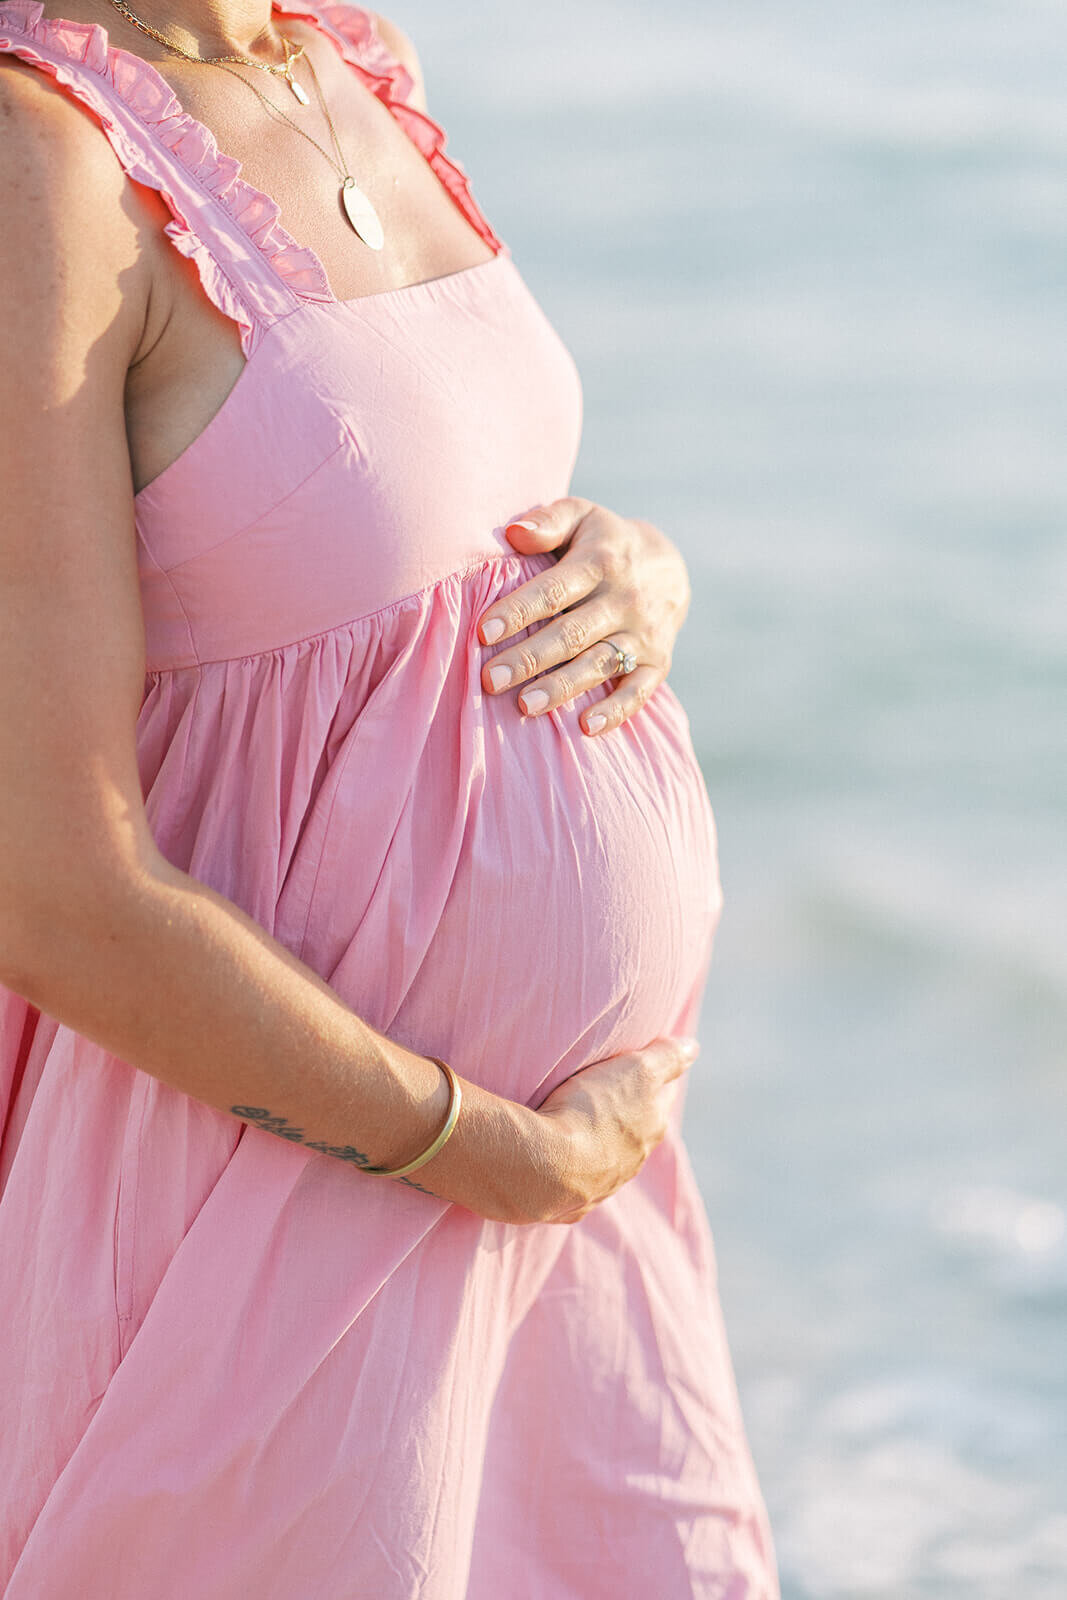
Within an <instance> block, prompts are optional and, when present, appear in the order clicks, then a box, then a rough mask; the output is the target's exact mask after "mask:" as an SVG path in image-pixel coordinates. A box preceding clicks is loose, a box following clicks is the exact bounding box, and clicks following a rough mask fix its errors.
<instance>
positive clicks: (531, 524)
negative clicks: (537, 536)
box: [508, 522, 537, 533]
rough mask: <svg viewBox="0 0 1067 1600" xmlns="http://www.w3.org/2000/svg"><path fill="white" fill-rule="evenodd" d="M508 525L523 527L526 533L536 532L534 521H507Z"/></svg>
mask: <svg viewBox="0 0 1067 1600" xmlns="http://www.w3.org/2000/svg"><path fill="white" fill-rule="evenodd" d="M508 527H509V528H525V529H526V530H527V532H528V533H536V532H537V523H536V522H509V523H508Z"/></svg>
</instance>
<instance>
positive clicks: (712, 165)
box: [392, 0, 1067, 1600]
mask: <svg viewBox="0 0 1067 1600" xmlns="http://www.w3.org/2000/svg"><path fill="white" fill-rule="evenodd" d="M392 14H393V15H394V16H395V17H396V19H397V20H398V21H399V22H400V23H401V25H402V26H404V27H405V28H406V29H407V31H408V32H409V33H410V34H411V35H412V37H413V38H414V40H415V41H416V44H417V45H418V47H419V50H420V54H421V56H422V59H423V62H424V65H425V68H426V73H427V79H428V87H429V94H430V104H431V109H432V110H433V111H434V113H435V114H436V115H437V116H438V117H439V118H440V119H441V120H442V121H443V123H444V124H445V126H446V128H447V129H448V130H449V135H450V141H451V149H452V151H453V153H455V154H456V155H457V156H458V157H459V158H460V159H461V160H462V161H463V162H464V164H465V165H466V166H467V168H468V170H469V171H470V173H471V175H472V179H473V182H474V189H475V193H476V194H477V196H478V197H479V199H480V201H481V203H482V204H483V206H484V207H485V209H486V210H487V212H488V214H489V216H490V218H491V219H492V220H493V222H494V224H495V226H496V227H497V229H498V231H499V232H500V233H501V234H502V235H503V237H504V238H505V239H506V240H507V241H508V243H509V244H510V246H511V248H512V250H513V252H514V254H515V257H516V260H517V262H518V264H519V266H520V268H521V270H522V271H523V273H524V275H525V277H526V279H527V281H528V282H529V283H530V284H531V286H532V287H533V289H534V290H535V292H536V293H537V295H538V297H539V298H540V300H541V302H542V304H543V305H544V306H545V308H546V310H547V311H548V313H549V315H550V316H551V318H552V320H553V321H554V323H555V324H556V326H557V327H558V328H559V330H560V332H561V333H562V335H563V336H564V338H565V339H566V341H567V343H568V344H569V346H570V348H571V350H572V351H573V353H574V355H575V358H576V359H577V361H578V364H579V367H580V369H581V372H582V377H583V381H584V385H585V398H586V426H585V442H584V446H583V452H582V457H581V460H580V463H579V468H578V472H577V475H576V480H575V487H576V489H577V490H578V491H579V492H581V493H584V494H587V495H589V496H590V497H591V498H593V499H596V500H601V501H603V502H604V503H606V504H608V505H611V506H613V507H615V508H617V509H619V510H621V511H624V512H629V513H631V514H633V515H643V516H648V517H650V518H652V519H653V520H654V521H657V522H659V523H660V524H661V525H662V526H663V527H665V528H666V529H668V531H669V532H670V533H671V534H672V536H673V537H674V538H675V539H676V540H677V541H678V543H679V544H680V545H681V546H682V548H683V550H684V551H685V554H686V556H687V559H688V561H689V564H690V568H691V571H692V575H693V585H694V603H693V609H692V613H691V619H690V621H689V623H688V625H687V628H686V630H685V632H684V633H683V636H682V640H681V642H680V645H679V650H678V654H677V658H676V665H675V671H674V674H673V681H674V683H675V685H676V687H677V690H678V692H679V693H680V695H681V697H682V699H683V701H684V703H685V704H686V706H687V709H688V710H689V713H690V717H691V721H692V725H693V731H694V736H695V739H696V743H697V748H698V750H699V753H700V757H701V760H702V763H703V766H704V770H705V773H706V776H707V780H708V785H709V789H710V792H711V796H712V800H713V803H714V806H715V810H716V814H717V817H718V822H719V830H720V847H721V855H722V874H723V880H724V884H725V891H726V912H725V915H724V920H723V923H722V928H721V932H720V937H719V944H718V949H717V951H716V960H715V964H714V967H713V975H712V980H711V983H710V986H709V991H708V996H707V1000H706V1004H705V1008H704V1016H703V1022H702V1037H703V1040H704V1051H703V1055H702V1057H701V1061H700V1063H699V1065H698V1068H697V1071H696V1073H695V1074H694V1080H695V1081H694V1082H693V1085H692V1088H691V1092H690V1098H689V1107H688V1111H687V1132H688V1138H689V1142H690V1147H691V1150H692V1153H693V1158H694V1162H695V1164H696V1166H697V1168H698V1172H699V1175H700V1178H701V1182H702V1184H703V1187H704V1192H705V1195H706V1198H707V1203H708V1208H709V1211H710V1214H711V1218H712V1223H713V1227H714V1230H715V1234H716V1239H717V1247H718V1254H719V1263H720V1273H721V1281H722V1296H723V1303H724V1308H725V1312H726V1318H727V1323H728V1327H729V1331H730V1336H731V1343H732V1348H733V1352H734V1359H735V1365H736V1369H737V1374H738V1380H739V1384H740V1388H741V1394H742V1401H743V1404H744V1407H745V1412H746V1416H747V1420H748V1426H749V1433H750V1437H751V1441H752V1446H753V1450H754V1453H755V1456H756V1459H757V1464H758V1467H759V1470H760V1475H761V1479H762V1482H763V1485H764V1490H765V1493H766V1497H767V1501H768V1504H769V1508H770V1512H771V1517H772V1522H773V1525H774V1530H775V1536H776V1542H777V1546H778V1551H779V1557H780V1562H781V1568H782V1578H783V1587H784V1594H785V1597H786V1600H844V1597H871V1600H934V1597H936V1600H957V1597H959V1600H962V1597H964V1596H966V1597H967V1600H1009V1597H1010V1600H1064V1596H1067V1368H1065V1351H1067V1232H1065V1220H1064V1219H1065V1212H1067V1132H1065V1127H1067V1073H1065V1070H1064V1068H1065V1062H1064V1049H1063V1041H1064V1039H1065V1036H1067V938H1065V917H1064V912H1065V904H1067V892H1065V891H1067V830H1065V826H1064V824H1065V811H1067V805H1065V792H1067V715H1065V712H1067V693H1065V691H1067V651H1065V640H1067V542H1065V539H1064V530H1065V523H1067V382H1065V379H1064V360H1065V351H1067V297H1065V281H1067V98H1065V83H1067V29H1065V27H1064V23H1065V21H1067V7H1065V6H1064V5H1063V4H1061V3H1058V0H972V3H970V4H968V5H963V4H961V3H959V0H921V3H920V0H895V3H894V4H893V5H892V6H890V5H887V4H886V3H885V0H880V3H875V0H847V3H846V0H822V3H819V4H809V5H806V6H805V5H801V6H797V5H793V4H787V3H786V0H745V3H744V5H741V4H738V3H734V4H727V3H724V0H657V3H656V4H655V5H651V4H645V5H636V4H633V3H630V0H611V3H610V4H609V3H606V0H572V3H571V4H563V3H561V0H541V3H540V4H538V5H537V6H519V5H516V4H510V3H508V0H492V3H490V0H469V3H467V4H465V5H464V6H463V7H461V8H460V9H459V10H458V11H457V10H456V9H455V8H452V7H442V6H440V5H437V4H431V3H430V0H403V5H400V4H398V5H397V6H396V7H395V8H394V11H393V13H392ZM522 381H523V375H522V373H521V372H517V373H516V374H515V382H516V384H521V383H522ZM620 1600H623V1597H620Z"/></svg>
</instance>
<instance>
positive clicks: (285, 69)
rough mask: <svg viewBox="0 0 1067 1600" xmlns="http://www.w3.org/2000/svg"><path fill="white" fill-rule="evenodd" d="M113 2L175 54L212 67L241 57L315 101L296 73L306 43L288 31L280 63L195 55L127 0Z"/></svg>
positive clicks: (243, 62) (305, 100) (244, 62)
mask: <svg viewBox="0 0 1067 1600" xmlns="http://www.w3.org/2000/svg"><path fill="white" fill-rule="evenodd" d="M111 4H112V5H113V6H114V7H115V10H116V11H118V12H120V13H121V15H122V16H124V17H125V18H126V20H127V22H132V23H133V25H134V27H135V28H140V30H141V32H142V33H147V34H149V35H150V36H151V38H153V39H158V40H159V43H160V44H164V45H166V47H167V49H168V50H173V51H174V54H175V55H177V56H181V57H182V59H183V61H196V62H199V63H200V65H201V66H210V67H213V66H215V65H217V63H219V62H220V61H239V62H240V63H241V65H242V66H245V67H258V68H259V69H260V71H261V72H271V73H274V74H276V75H278V76H280V77H283V78H284V79H285V81H286V83H287V84H288V85H289V87H290V89H291V90H292V91H293V94H294V95H295V97H296V98H297V100H299V102H300V104H301V105H302V106H307V105H310V104H311V101H310V100H309V99H308V97H307V93H306V91H305V90H304V89H302V88H301V86H300V84H299V83H297V81H296V79H295V78H294V77H293V62H294V61H298V60H299V59H300V57H301V56H302V55H303V54H304V46H303V45H302V44H301V45H294V44H293V43H292V42H291V41H290V40H289V39H287V38H286V37H285V35H284V34H283V35H282V49H283V50H284V51H285V60H284V61H283V62H282V63H281V64H280V65H279V64H278V63H276V62H271V61H254V60H253V59H252V57H251V56H192V55H190V54H189V52H188V50H183V49H182V47H181V45H178V44H173V43H172V42H171V40H170V39H167V38H165V37H164V35H163V34H161V33H158V32H157V31H156V29H155V28H153V27H152V26H151V25H150V24H149V23H147V22H142V21H141V19H140V17H138V16H135V15H134V13H133V12H132V11H131V10H130V8H129V6H128V5H126V3H125V0H111Z"/></svg>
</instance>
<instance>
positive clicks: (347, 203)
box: [341, 178, 385, 250]
mask: <svg viewBox="0 0 1067 1600" xmlns="http://www.w3.org/2000/svg"><path fill="white" fill-rule="evenodd" d="M341 204H342V205H343V206H344V208H345V215H346V216H347V218H348V220H349V222H350V223H351V224H352V226H353V228H354V229H355V231H356V232H357V233H358V234H359V236H360V238H361V239H362V240H363V243H364V244H366V245H369V246H370V248H371V249H372V250H380V249H381V248H382V245H383V244H384V243H385V230H384V229H383V228H382V224H381V219H380V218H379V216H378V213H377V212H376V211H375V209H374V207H373V206H372V205H371V203H370V201H369V200H368V199H367V196H366V195H365V194H364V193H363V190H362V189H360V188H359V186H358V185H357V183H356V180H355V178H346V179H345V181H344V183H343V184H342V185H341Z"/></svg>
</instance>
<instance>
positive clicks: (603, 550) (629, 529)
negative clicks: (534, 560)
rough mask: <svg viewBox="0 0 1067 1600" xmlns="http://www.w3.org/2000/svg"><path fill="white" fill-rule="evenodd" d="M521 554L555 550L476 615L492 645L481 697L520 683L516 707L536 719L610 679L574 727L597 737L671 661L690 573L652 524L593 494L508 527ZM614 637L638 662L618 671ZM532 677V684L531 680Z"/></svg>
mask: <svg viewBox="0 0 1067 1600" xmlns="http://www.w3.org/2000/svg"><path fill="white" fill-rule="evenodd" d="M505 531H506V533H507V536H508V538H509V539H510V540H511V543H512V544H513V545H514V546H515V548H516V550H518V551H519V552H520V553H521V554H523V555H534V554H539V553H541V552H544V551H553V550H556V551H562V554H561V555H560V558H559V560H558V561H557V562H556V563H555V565H554V566H551V567H548V568H546V570H545V571H544V572H539V573H538V574H537V575H536V577H533V578H531V579H529V581H528V582H526V583H524V584H521V585H520V586H519V587H518V588H517V589H513V590H512V591H511V592H510V593H509V594H506V595H502V596H501V598H500V599H499V600H496V601H494V603H493V604H492V605H491V606H489V607H488V608H487V609H486V611H485V612H484V613H483V614H482V616H481V618H480V619H479V625H478V631H479V636H480V638H481V640H482V643H483V644H486V645H492V646H498V645H502V644H504V643H505V641H506V640H508V639H510V638H512V637H513V636H514V635H515V634H518V633H522V632H523V630H524V629H527V628H529V629H531V630H532V631H531V632H530V633H529V634H527V635H526V637H525V638H523V639H521V640H518V641H517V642H516V643H515V644H513V645H511V646H509V647H507V648H505V649H501V650H500V652H499V654H494V655H493V657H492V658H491V660H488V661H487V662H486V663H485V665H484V666H483V668H482V685H483V687H484V689H485V690H486V692H487V693H488V694H505V693H510V692H513V691H515V690H518V691H519V693H518V704H519V709H520V710H521V711H523V712H524V713H525V714H526V715H527V716H541V715H543V714H544V713H545V712H546V711H550V710H552V709H553V708H554V707H556V706H560V705H563V704H564V703H565V702H567V701H569V700H572V699H573V698H574V696H575V695H576V694H581V693H582V692H583V690H587V689H594V688H596V687H597V686H598V685H600V684H603V683H606V682H608V681H609V680H615V681H614V688H613V689H612V691H611V693H610V694H608V695H607V696H606V697H605V698H603V699H599V700H597V701H596V702H595V703H594V704H593V705H590V706H586V707H585V709H584V710H583V712H582V715H581V719H580V725H581V727H582V729H583V731H584V732H585V733H588V734H592V735H596V734H602V733H607V732H608V731H609V730H610V729H612V728H617V727H618V726H619V725H620V723H623V722H625V721H627V719H628V718H629V717H632V716H633V714H634V712H635V711H638V710H640V708H641V706H643V705H644V703H645V701H646V700H647V699H648V697H649V695H650V694H651V693H652V691H653V689H655V688H656V686H657V685H658V684H660V683H662V682H663V680H664V678H665V677H666V676H667V673H668V671H669V670H670V665H671V656H672V653H673V650H674V641H675V639H676V638H677V637H678V631H679V629H680V628H681V626H682V623H683V622H684V621H685V616H686V612H687V611H688V610H689V600H690V589H689V576H688V573H687V572H686V567H685V562H684V561H683V560H682V557H681V555H680V554H679V552H678V550H677V549H676V548H675V546H674V545H673V544H672V543H671V542H670V540H669V539H668V538H667V536H666V534H664V533H662V532H661V531H660V529H659V528H657V527H655V526H654V525H653V524H652V523H651V522H638V521H634V520H633V519H631V518H628V517H620V516H618V515H616V513H615V512H614V511H608V510H606V509H605V507H604V506H598V505H594V504H593V503H592V501H590V500H581V499H577V498H573V497H572V498H568V499H564V500H554V501H552V503H551V504H550V505H547V506H538V507H536V508H535V509H534V510H532V511H526V512H523V514H522V516H521V517H519V518H517V519H516V520H515V521H514V522H510V523H508V525H507V528H506V530H505ZM605 639H611V640H613V641H615V642H616V643H618V644H619V645H620V646H621V648H622V649H623V650H624V651H627V652H630V653H632V654H633V655H634V656H635V657H636V660H637V666H636V667H635V668H634V670H633V671H632V672H628V673H626V674H625V676H623V677H617V676H616V675H617V672H618V658H617V655H616V652H615V651H614V650H613V649H612V648H611V646H610V645H607V644H605V643H604V640H605ZM534 679H536V682H532V680H534Z"/></svg>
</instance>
